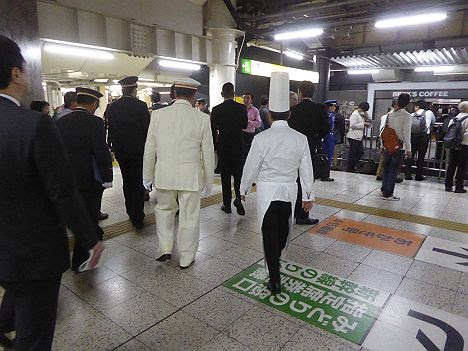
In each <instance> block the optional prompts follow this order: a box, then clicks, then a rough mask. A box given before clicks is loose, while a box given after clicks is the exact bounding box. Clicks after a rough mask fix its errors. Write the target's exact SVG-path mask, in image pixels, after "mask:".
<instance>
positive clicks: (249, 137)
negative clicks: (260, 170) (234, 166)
mask: <svg viewBox="0 0 468 351" xmlns="http://www.w3.org/2000/svg"><path fill="white" fill-rule="evenodd" d="M254 136H255V134H254V133H247V132H242V139H243V140H244V162H245V160H246V159H247V155H248V154H249V151H250V147H251V146H252V141H253V138H254Z"/></svg>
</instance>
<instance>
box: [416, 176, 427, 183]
mask: <svg viewBox="0 0 468 351" xmlns="http://www.w3.org/2000/svg"><path fill="white" fill-rule="evenodd" d="M424 179H426V177H425V176H423V175H417V176H416V177H414V180H417V181H418V182H420V181H421V180H424Z"/></svg>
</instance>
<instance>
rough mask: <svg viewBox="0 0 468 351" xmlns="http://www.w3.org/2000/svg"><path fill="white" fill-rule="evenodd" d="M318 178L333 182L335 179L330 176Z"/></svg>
mask: <svg viewBox="0 0 468 351" xmlns="http://www.w3.org/2000/svg"><path fill="white" fill-rule="evenodd" d="M320 180H321V181H322V182H334V181H335V179H333V178H330V177H327V178H320Z"/></svg>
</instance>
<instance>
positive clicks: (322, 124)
mask: <svg viewBox="0 0 468 351" xmlns="http://www.w3.org/2000/svg"><path fill="white" fill-rule="evenodd" d="M288 123H289V126H290V127H291V128H293V129H295V130H297V131H298V132H299V133H302V134H304V135H305V136H306V137H307V140H308V141H309V147H310V151H311V154H313V152H312V151H313V150H314V149H315V148H316V147H320V146H321V144H322V139H323V138H324V137H325V136H326V135H327V134H328V133H330V123H329V121H328V109H327V107H326V106H325V105H324V104H318V103H316V102H313V101H311V100H309V99H304V100H302V101H301V102H300V103H299V104H297V105H295V106H293V107H292V108H291V117H290V118H289V120H288Z"/></svg>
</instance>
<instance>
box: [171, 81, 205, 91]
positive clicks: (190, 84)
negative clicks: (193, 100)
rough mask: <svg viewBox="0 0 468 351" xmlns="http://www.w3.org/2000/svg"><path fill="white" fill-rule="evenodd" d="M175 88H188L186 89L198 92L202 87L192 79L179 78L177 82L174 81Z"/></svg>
mask: <svg viewBox="0 0 468 351" xmlns="http://www.w3.org/2000/svg"><path fill="white" fill-rule="evenodd" d="M174 86H175V87H176V88H186V89H192V90H197V89H198V87H199V86H200V82H198V81H196V80H195V79H192V78H179V79H177V80H176V81H174Z"/></svg>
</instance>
